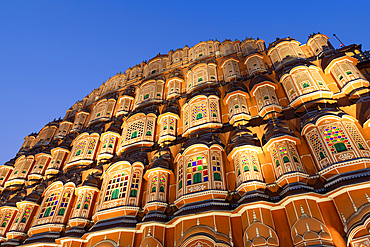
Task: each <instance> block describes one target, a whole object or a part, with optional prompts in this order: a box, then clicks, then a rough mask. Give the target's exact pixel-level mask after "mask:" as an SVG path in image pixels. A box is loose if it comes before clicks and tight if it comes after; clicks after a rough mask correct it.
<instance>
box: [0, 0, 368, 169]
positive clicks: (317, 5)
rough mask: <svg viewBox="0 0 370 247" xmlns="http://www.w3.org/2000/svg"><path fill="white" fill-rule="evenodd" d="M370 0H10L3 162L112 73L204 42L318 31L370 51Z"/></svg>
mask: <svg viewBox="0 0 370 247" xmlns="http://www.w3.org/2000/svg"><path fill="white" fill-rule="evenodd" d="M369 10H370V1H368V0H364V1H355V0H353V1H350V2H349V1H231V0H229V1H216V0H215V1H94V0H90V1H58V0H53V1H46V0H45V1H37V0H35V1H29V0H28V1H17V0H14V1H10V0H9V1H2V0H0V32H1V34H0V37H1V38H0V92H1V93H2V95H1V97H0V106H1V108H0V109H1V115H0V134H1V138H0V164H2V163H5V162H6V161H8V160H9V159H11V158H13V157H14V156H15V154H16V153H17V152H18V150H19V148H20V147H21V145H22V143H23V138H24V137H25V136H27V135H28V134H30V133H31V132H38V131H39V130H40V129H41V128H42V127H44V126H45V124H47V123H48V122H49V121H51V120H53V119H54V118H59V117H64V115H65V111H66V110H67V109H68V108H69V107H70V106H72V105H73V104H74V103H75V102H76V101H77V100H80V99H82V98H83V97H85V96H86V95H87V94H89V93H90V92H91V91H92V90H93V89H94V88H98V87H99V86H100V85H101V84H102V83H103V82H104V81H106V80H107V79H108V78H109V77H110V76H113V75H115V74H116V73H117V72H119V71H122V72H123V71H125V70H126V69H127V68H128V67H130V66H134V65H135V64H137V63H140V62H142V61H143V60H149V59H150V58H152V57H154V56H155V55H157V54H158V53H167V52H168V51H169V50H170V49H176V48H183V47H184V46H185V45H188V46H193V45H195V44H197V43H198V42H200V41H204V40H209V39H218V40H219V41H223V40H224V39H225V38H228V39H232V40H233V39H236V38H237V39H239V40H242V39H244V38H245V37H246V36H247V37H254V38H256V37H260V38H262V39H264V40H265V41H266V44H268V42H272V41H274V40H275V39H276V37H286V36H290V37H293V38H296V39H297V40H298V41H300V42H302V43H306V41H307V36H308V35H309V34H310V33H312V32H318V31H319V32H321V33H324V34H327V35H328V36H329V37H330V41H331V42H332V44H333V45H334V46H335V47H339V43H338V42H337V41H336V40H335V39H334V37H333V33H335V34H337V36H338V37H339V38H340V39H341V40H342V41H343V43H345V44H346V45H347V44H352V43H358V44H363V50H370V32H369V27H368V24H369V23H370V15H369Z"/></svg>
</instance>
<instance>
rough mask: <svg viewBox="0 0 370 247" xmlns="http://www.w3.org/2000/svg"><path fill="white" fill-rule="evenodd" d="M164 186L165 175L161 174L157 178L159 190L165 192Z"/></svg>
mask: <svg viewBox="0 0 370 247" xmlns="http://www.w3.org/2000/svg"><path fill="white" fill-rule="evenodd" d="M165 186H166V177H165V175H161V177H160V178H159V192H165Z"/></svg>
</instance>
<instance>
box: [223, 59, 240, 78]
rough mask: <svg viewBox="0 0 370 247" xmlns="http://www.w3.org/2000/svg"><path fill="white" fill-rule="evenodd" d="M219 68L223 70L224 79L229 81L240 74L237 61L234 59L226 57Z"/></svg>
mask: <svg viewBox="0 0 370 247" xmlns="http://www.w3.org/2000/svg"><path fill="white" fill-rule="evenodd" d="M221 68H222V69H223V72H224V80H225V81H231V80H234V79H236V78H237V77H239V76H240V68H239V61H238V60H236V59H233V58H231V59H228V60H226V61H225V62H223V63H222V65H221Z"/></svg>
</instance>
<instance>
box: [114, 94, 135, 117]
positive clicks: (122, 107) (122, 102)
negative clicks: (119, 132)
mask: <svg viewBox="0 0 370 247" xmlns="http://www.w3.org/2000/svg"><path fill="white" fill-rule="evenodd" d="M132 101H133V98H132V97H130V96H123V97H121V98H120V99H119V105H118V110H117V113H116V116H120V115H122V114H126V113H128V112H129V111H130V109H131V102H132Z"/></svg>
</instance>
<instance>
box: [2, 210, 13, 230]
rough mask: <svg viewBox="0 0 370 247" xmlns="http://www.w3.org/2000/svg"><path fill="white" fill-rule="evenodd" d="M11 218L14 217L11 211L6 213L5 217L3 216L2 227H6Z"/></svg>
mask: <svg viewBox="0 0 370 247" xmlns="http://www.w3.org/2000/svg"><path fill="white" fill-rule="evenodd" d="M11 218H12V214H11V213H6V214H5V216H4V218H3V222H2V223H1V227H6V226H7V225H8V223H9V221H10V219H11Z"/></svg>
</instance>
